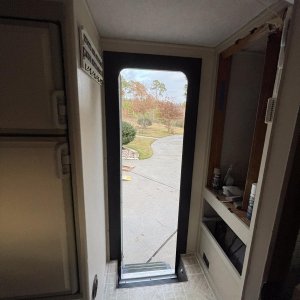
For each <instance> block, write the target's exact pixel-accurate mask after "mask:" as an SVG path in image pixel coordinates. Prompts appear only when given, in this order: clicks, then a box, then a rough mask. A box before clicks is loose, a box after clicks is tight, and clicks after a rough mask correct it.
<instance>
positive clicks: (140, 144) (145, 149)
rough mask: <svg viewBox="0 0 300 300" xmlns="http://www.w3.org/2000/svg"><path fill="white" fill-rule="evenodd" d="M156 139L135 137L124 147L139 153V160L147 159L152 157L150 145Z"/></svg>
mask: <svg viewBox="0 0 300 300" xmlns="http://www.w3.org/2000/svg"><path fill="white" fill-rule="evenodd" d="M155 140H156V139H152V138H143V137H136V138H135V139H134V140H133V141H132V142H131V143H129V144H127V145H126V147H128V148H130V149H133V150H136V151H137V152H138V153H139V159H147V158H149V157H151V156H152V155H153V151H152V148H151V144H152V143H153V142H154V141H155Z"/></svg>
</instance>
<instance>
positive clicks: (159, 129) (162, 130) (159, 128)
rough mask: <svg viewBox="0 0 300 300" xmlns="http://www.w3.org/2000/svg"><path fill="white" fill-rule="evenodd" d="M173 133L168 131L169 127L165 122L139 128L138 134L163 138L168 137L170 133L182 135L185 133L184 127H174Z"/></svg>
mask: <svg viewBox="0 0 300 300" xmlns="http://www.w3.org/2000/svg"><path fill="white" fill-rule="evenodd" d="M172 130H173V133H170V132H168V129H167V128H166V126H165V125H163V124H156V123H155V124H152V125H151V126H149V127H147V128H145V129H142V128H137V132H136V134H137V135H142V136H149V137H154V138H161V137H166V136H169V135H174V134H176V135H177V134H178V135H182V134H183V128H180V127H173V128H172Z"/></svg>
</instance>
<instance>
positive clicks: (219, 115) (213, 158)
mask: <svg viewBox="0 0 300 300" xmlns="http://www.w3.org/2000/svg"><path fill="white" fill-rule="evenodd" d="M230 71H231V57H228V58H223V57H222V56H221V55H220V57H219V70H218V79H217V92H216V100H215V109H214V120H213V128H212V138H211V146H210V159H209V167H208V177H207V180H208V181H207V185H208V186H211V182H212V177H213V171H214V168H216V167H220V160H221V150H222V143H223V133H224V123H225V113H226V104H227V95H228V88H229V81H230Z"/></svg>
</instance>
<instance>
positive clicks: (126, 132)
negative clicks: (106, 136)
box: [122, 122, 136, 145]
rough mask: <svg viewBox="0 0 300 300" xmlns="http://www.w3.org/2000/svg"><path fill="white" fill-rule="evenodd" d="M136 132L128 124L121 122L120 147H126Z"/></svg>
mask: <svg viewBox="0 0 300 300" xmlns="http://www.w3.org/2000/svg"><path fill="white" fill-rule="evenodd" d="M135 134H136V130H135V129H134V127H133V126H132V125H131V124H130V123H128V122H122V145H127V144H129V143H130V142H132V141H133V140H134V138H135Z"/></svg>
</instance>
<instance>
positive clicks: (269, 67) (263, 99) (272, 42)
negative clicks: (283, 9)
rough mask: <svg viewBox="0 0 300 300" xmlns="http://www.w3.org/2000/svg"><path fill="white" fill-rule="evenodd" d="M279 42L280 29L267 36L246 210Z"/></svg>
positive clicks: (257, 164) (256, 169) (255, 177)
mask: <svg viewBox="0 0 300 300" xmlns="http://www.w3.org/2000/svg"><path fill="white" fill-rule="evenodd" d="M280 42H281V31H277V32H275V33H272V34H270V35H269V37H268V44H267V50H266V55H265V64H264V72H263V79H262V85H261V91H260V97H259V102H258V107H257V112H256V120H255V128H254V133H253V139H252V147H251V152H250V159H249V165H248V173H247V178H246V185H245V191H244V197H243V209H244V210H247V208H248V203H249V196H250V192H251V186H252V183H255V182H257V180H258V174H259V169H260V163H261V157H262V152H263V147H264V141H265V135H266V130H267V125H266V124H265V114H266V108H267V102H268V98H270V97H272V94H273V88H274V83H275V77H276V71H277V63H278V56H279V50H280Z"/></svg>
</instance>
